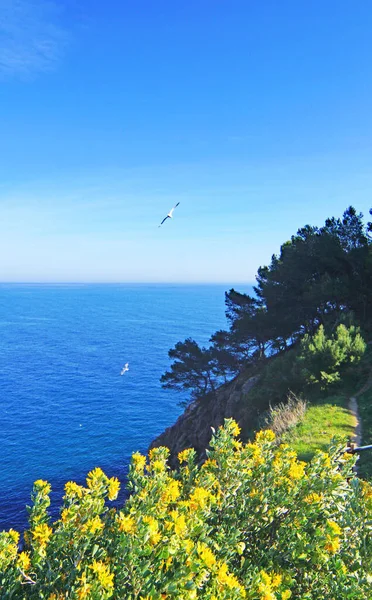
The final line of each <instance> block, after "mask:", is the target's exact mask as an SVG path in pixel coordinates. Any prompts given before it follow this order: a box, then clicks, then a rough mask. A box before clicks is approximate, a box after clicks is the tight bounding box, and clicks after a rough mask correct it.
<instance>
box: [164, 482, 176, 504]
mask: <svg viewBox="0 0 372 600" xmlns="http://www.w3.org/2000/svg"><path fill="white" fill-rule="evenodd" d="M179 495H180V482H179V481H176V480H175V479H171V480H170V481H169V484H168V485H167V487H166V489H165V490H164V492H163V494H162V496H161V499H162V502H164V503H165V504H168V502H175V501H176V500H177V498H179Z"/></svg>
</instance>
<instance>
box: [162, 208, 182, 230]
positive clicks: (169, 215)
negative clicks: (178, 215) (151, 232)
mask: <svg viewBox="0 0 372 600" xmlns="http://www.w3.org/2000/svg"><path fill="white" fill-rule="evenodd" d="M178 205H179V202H177V204H176V206H173V208H172V209H171V210H170V211H169V213H168V214H167V216H166V217H164V219H163V220H162V222H161V223H160V225H159V227H161V226H162V225H163V223H164V221H166V220H167V219H173V211H174V209H175V208H177V206H178Z"/></svg>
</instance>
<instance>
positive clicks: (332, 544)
mask: <svg viewBox="0 0 372 600" xmlns="http://www.w3.org/2000/svg"><path fill="white" fill-rule="evenodd" d="M339 547H340V539H339V538H337V537H336V538H333V539H332V538H331V536H329V535H327V543H326V545H325V546H324V549H325V550H326V551H327V552H329V554H336V552H337V550H338V549H339Z"/></svg>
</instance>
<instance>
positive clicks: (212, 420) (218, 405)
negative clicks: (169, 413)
mask: <svg viewBox="0 0 372 600" xmlns="http://www.w3.org/2000/svg"><path fill="white" fill-rule="evenodd" d="M257 379H258V376H254V377H252V376H249V374H247V373H241V374H240V375H238V376H237V377H236V378H235V379H234V380H233V381H230V382H229V383H226V384H224V385H223V386H221V387H220V388H218V390H217V391H216V393H215V394H213V395H210V396H207V397H205V398H201V399H198V400H195V401H194V402H192V403H191V404H189V405H188V406H187V408H186V410H185V412H184V413H183V414H182V415H181V416H180V417H179V418H178V419H177V421H176V423H175V424H174V425H172V426H171V427H168V429H166V430H165V431H164V432H163V433H162V434H161V435H159V436H158V437H157V438H156V439H155V440H154V441H153V442H152V444H151V446H150V448H154V447H156V446H167V447H168V448H169V449H170V450H171V459H170V463H171V465H175V464H176V463H175V459H176V456H177V454H178V453H179V452H181V450H184V449H185V448H195V450H196V451H197V452H198V454H199V456H200V457H201V458H203V456H204V453H205V449H206V448H207V447H208V444H209V441H210V439H211V436H212V429H211V428H212V427H213V428H215V429H217V428H218V427H219V426H220V425H222V424H223V422H224V419H225V418H228V417H233V418H234V419H235V420H236V421H237V422H238V423H239V424H240V426H241V427H242V429H243V430H247V429H249V426H250V422H251V421H252V418H253V416H254V415H253V414H252V409H251V410H250V409H249V406H248V405H247V403H246V402H245V397H246V395H247V393H248V392H249V390H250V389H251V388H252V387H253V385H254V384H255V383H256V381H257Z"/></svg>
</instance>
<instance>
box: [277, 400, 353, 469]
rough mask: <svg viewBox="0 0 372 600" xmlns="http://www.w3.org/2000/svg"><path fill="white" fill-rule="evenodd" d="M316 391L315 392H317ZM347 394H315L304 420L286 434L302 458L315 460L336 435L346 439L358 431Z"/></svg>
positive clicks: (286, 439)
mask: <svg viewBox="0 0 372 600" xmlns="http://www.w3.org/2000/svg"><path fill="white" fill-rule="evenodd" d="M314 395H315V394H313V396H314ZM348 400H349V398H348V396H347V395H342V394H338V395H332V396H327V397H326V398H317V399H315V398H314V397H313V398H312V401H311V402H308V405H307V410H306V412H305V414H304V417H303V419H302V421H301V422H300V423H298V424H297V425H296V426H295V427H294V428H293V429H291V430H290V431H289V432H288V433H285V434H284V436H283V437H282V440H283V441H284V442H287V443H289V444H290V445H291V448H293V449H294V450H295V451H296V452H297V454H298V456H299V457H300V458H301V459H302V460H307V461H308V460H311V458H312V457H313V456H314V454H315V453H316V451H317V450H322V451H324V452H325V451H326V450H327V448H328V447H329V444H330V443H331V440H332V438H336V437H337V438H340V439H341V438H342V439H343V441H344V442H345V445H346V442H347V440H348V439H350V438H352V437H353V436H354V433H355V418H354V416H353V415H352V413H351V412H350V410H349V408H348Z"/></svg>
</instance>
